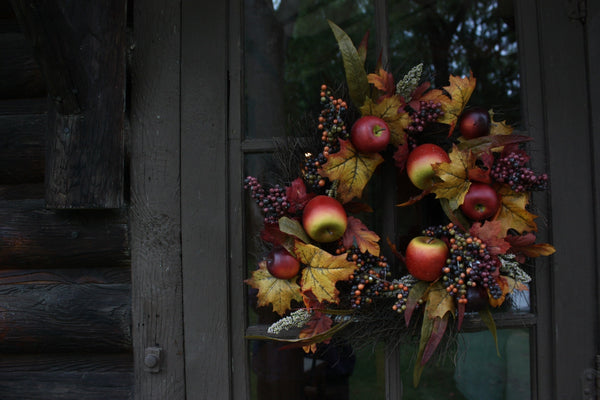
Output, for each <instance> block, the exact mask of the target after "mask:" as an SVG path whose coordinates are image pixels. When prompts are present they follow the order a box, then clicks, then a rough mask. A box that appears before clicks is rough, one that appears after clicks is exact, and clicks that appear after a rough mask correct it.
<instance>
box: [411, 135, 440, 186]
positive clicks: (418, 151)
mask: <svg viewBox="0 0 600 400" xmlns="http://www.w3.org/2000/svg"><path fill="white" fill-rule="evenodd" d="M443 162H450V157H449V156H448V153H446V151H444V149H442V148H441V147H440V146H438V145H435V144H431V143H426V144H422V145H420V146H417V147H416V148H415V149H414V150H413V151H411V152H410V154H409V155H408V159H407V160H406V173H407V174H408V178H409V179H410V181H411V182H412V183H413V185H415V186H416V187H418V188H419V189H426V188H428V187H429V186H431V184H432V182H433V177H434V176H435V172H434V171H433V168H432V164H436V163H443Z"/></svg>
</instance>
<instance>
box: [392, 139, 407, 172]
mask: <svg viewBox="0 0 600 400" xmlns="http://www.w3.org/2000/svg"><path fill="white" fill-rule="evenodd" d="M404 136H406V134H404ZM409 153H410V150H409V149H408V143H406V140H404V143H403V144H401V145H400V146H398V148H397V149H396V151H395V152H394V164H395V165H396V167H397V168H398V169H399V170H400V172H402V171H404V168H406V160H407V159H408V154H409Z"/></svg>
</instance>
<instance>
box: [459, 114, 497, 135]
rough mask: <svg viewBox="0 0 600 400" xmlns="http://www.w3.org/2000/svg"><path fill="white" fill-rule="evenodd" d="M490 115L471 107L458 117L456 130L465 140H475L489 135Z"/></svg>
mask: <svg viewBox="0 0 600 400" xmlns="http://www.w3.org/2000/svg"><path fill="white" fill-rule="evenodd" d="M490 123H491V119H490V113H488V112H487V110H486V109H484V108H481V107H473V108H469V109H468V110H466V111H464V112H463V113H462V114H461V116H460V122H459V124H458V130H459V131H460V134H461V135H462V136H463V137H464V138H465V139H475V138H478V137H481V136H485V135H487V134H489V133H490Z"/></svg>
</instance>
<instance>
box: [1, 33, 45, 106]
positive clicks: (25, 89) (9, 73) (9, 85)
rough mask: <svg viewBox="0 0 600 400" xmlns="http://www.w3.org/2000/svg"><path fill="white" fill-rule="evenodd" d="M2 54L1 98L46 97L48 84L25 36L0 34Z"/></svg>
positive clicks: (20, 34)
mask: <svg viewBox="0 0 600 400" xmlns="http://www.w3.org/2000/svg"><path fill="white" fill-rule="evenodd" d="M0 54H2V62H1V63H0V76H1V77H2V79H0V98H2V99H15V98H24V97H46V82H45V81H44V79H43V77H42V71H41V70H40V66H39V64H38V63H37V62H36V60H35V57H34V55H33V49H32V47H31V43H30V42H29V41H28V40H27V39H26V38H25V35H23V34H22V33H20V32H6V33H2V34H0Z"/></svg>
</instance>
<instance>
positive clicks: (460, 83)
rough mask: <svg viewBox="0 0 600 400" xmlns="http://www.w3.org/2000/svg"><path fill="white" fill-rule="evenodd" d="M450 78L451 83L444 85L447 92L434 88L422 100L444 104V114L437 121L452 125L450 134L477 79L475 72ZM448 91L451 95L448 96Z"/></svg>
mask: <svg viewBox="0 0 600 400" xmlns="http://www.w3.org/2000/svg"><path fill="white" fill-rule="evenodd" d="M449 80H450V85H449V86H444V91H445V92H444V91H442V90H439V89H433V90H430V91H429V92H427V93H425V95H424V96H423V97H422V98H421V100H424V101H428V100H433V101H434V102H440V103H441V104H442V111H444V115H442V116H441V117H440V118H438V120H437V122H439V123H442V124H446V125H450V126H451V128H450V132H449V135H450V134H452V131H453V129H454V126H455V125H456V122H457V121H458V117H459V116H460V114H461V113H462V112H463V110H464V108H465V106H466V105H467V102H468V101H469V99H470V98H471V94H472V93H473V90H474V89H475V84H476V82H477V80H476V79H475V78H474V77H473V72H471V73H470V75H469V77H464V78H461V77H458V76H453V75H450V78H449ZM446 93H447V94H448V95H449V96H450V97H448V95H446Z"/></svg>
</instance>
